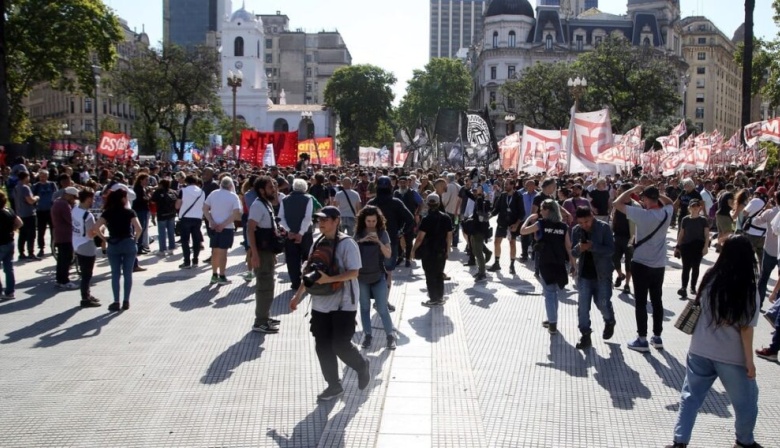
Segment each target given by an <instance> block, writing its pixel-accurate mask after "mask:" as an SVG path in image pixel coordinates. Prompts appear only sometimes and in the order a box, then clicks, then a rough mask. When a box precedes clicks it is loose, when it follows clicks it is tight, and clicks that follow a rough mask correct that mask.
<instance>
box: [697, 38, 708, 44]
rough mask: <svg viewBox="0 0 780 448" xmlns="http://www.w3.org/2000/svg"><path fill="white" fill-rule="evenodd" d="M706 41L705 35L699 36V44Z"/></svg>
mask: <svg viewBox="0 0 780 448" xmlns="http://www.w3.org/2000/svg"><path fill="white" fill-rule="evenodd" d="M706 43H707V38H706V37H700V38H699V45H705V44H706Z"/></svg>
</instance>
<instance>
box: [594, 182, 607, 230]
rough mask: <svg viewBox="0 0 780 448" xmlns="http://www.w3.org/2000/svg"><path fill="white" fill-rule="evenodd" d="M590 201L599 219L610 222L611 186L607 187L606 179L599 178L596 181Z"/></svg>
mask: <svg viewBox="0 0 780 448" xmlns="http://www.w3.org/2000/svg"><path fill="white" fill-rule="evenodd" d="M590 203H591V206H592V207H593V214H594V216H595V217H596V219H598V220H599V221H602V222H609V213H610V209H611V207H610V200H609V188H607V181H606V179H603V178H599V179H598V180H597V181H596V188H594V189H593V190H591V192H590Z"/></svg>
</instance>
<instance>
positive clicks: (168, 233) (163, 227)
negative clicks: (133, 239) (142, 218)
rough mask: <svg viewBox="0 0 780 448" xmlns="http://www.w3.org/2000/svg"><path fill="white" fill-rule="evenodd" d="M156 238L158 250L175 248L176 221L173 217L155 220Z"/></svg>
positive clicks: (163, 250)
mask: <svg viewBox="0 0 780 448" xmlns="http://www.w3.org/2000/svg"><path fill="white" fill-rule="evenodd" d="M157 240H158V241H157V242H158V243H160V252H165V251H166V250H173V249H175V248H176V223H175V220H174V219H173V218H171V219H158V220H157Z"/></svg>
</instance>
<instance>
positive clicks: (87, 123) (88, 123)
mask: <svg viewBox="0 0 780 448" xmlns="http://www.w3.org/2000/svg"><path fill="white" fill-rule="evenodd" d="M84 130H85V131H87V132H92V131H93V129H92V120H84Z"/></svg>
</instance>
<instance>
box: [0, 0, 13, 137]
mask: <svg viewBox="0 0 780 448" xmlns="http://www.w3.org/2000/svg"><path fill="white" fill-rule="evenodd" d="M8 3H10V2H9V1H7V0H0V144H4V143H10V142H11V104H10V102H9V99H8V55H7V54H6V42H5V14H6V9H7V8H8V6H9V5H8Z"/></svg>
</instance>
